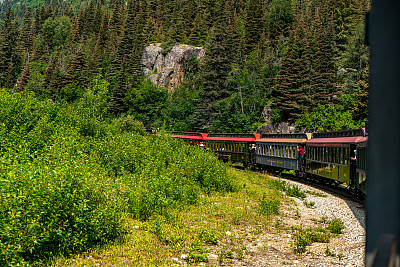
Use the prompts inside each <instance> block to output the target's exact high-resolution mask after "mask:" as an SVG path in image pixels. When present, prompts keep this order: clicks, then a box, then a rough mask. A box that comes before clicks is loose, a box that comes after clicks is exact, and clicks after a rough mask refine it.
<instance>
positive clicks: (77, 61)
mask: <svg viewBox="0 0 400 267" xmlns="http://www.w3.org/2000/svg"><path fill="white" fill-rule="evenodd" d="M85 69H86V60H85V54H84V52H83V49H82V47H81V46H79V47H78V48H77V49H76V52H75V53H74V54H73V56H72V57H71V59H70V60H69V61H68V65H67V72H66V74H65V81H64V82H63V84H62V86H63V87H64V86H65V85H68V84H71V83H75V84H77V85H78V86H83V85H85V77H86V75H85V73H84V72H85Z"/></svg>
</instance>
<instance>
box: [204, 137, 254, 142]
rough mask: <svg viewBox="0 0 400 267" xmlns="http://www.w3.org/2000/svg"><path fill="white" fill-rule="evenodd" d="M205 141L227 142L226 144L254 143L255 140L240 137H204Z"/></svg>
mask: <svg viewBox="0 0 400 267" xmlns="http://www.w3.org/2000/svg"><path fill="white" fill-rule="evenodd" d="M204 140H205V141H227V142H254V141H255V140H256V138H244V137H243V138H241V137H206V138H204Z"/></svg>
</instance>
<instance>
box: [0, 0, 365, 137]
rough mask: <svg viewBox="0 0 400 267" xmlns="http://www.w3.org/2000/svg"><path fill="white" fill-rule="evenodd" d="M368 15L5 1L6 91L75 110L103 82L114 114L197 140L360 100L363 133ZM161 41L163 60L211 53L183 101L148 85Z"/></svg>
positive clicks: (358, 2)
mask: <svg viewBox="0 0 400 267" xmlns="http://www.w3.org/2000/svg"><path fill="white" fill-rule="evenodd" d="M178 6H179V7H180V8H176V7H178ZM368 8H369V0H355V1H347V0H339V1H338V0H328V1H317V0H294V1H292V0H280V1H275V0H273V1H261V0H244V1H231V0H229V1H221V0H209V1H185V0H173V1H165V0H146V1H136V0H128V1H125V0H114V1H104V0H90V1H72V0H70V1H47V0H43V1H28V0H24V1H13V0H6V1H2V3H1V4H0V18H1V19H2V22H1V29H0V63H1V64H0V86H1V87H6V88H8V89H10V90H13V91H33V92H35V94H36V96H37V97H39V98H42V99H43V98H51V99H55V100H58V101H68V102H74V101H77V100H78V99H80V98H81V97H83V96H84V95H85V92H86V91H91V90H93V87H94V86H95V85H94V83H93V80H95V79H96V78H97V77H98V76H99V75H100V77H102V78H103V79H104V80H105V81H106V82H107V88H106V95H107V97H109V105H108V108H107V110H106V112H107V113H108V114H111V115H112V116H119V115H121V114H129V115H133V116H134V117H135V118H136V119H139V120H141V121H142V122H143V123H144V124H145V125H146V126H153V127H157V128H160V127H166V128H167V129H170V130H190V131H194V130H204V131H229V132H248V131H252V130H254V129H255V128H256V127H257V126H258V125H260V124H261V123H263V122H265V120H264V117H263V116H262V112H263V109H264V108H265V107H266V106H269V107H271V108H272V116H269V117H270V118H271V119H272V121H274V122H280V121H291V122H294V121H296V120H299V119H300V118H301V117H302V116H304V114H311V115H312V114H313V113H314V112H317V113H318V112H320V110H321V108H319V109H318V110H317V111H314V110H315V109H316V108H317V107H318V106H323V108H326V109H329V110H335V112H336V110H340V109H341V108H340V107H337V106H336V105H338V104H339V105H340V99H341V96H342V95H349V96H351V97H352V98H354V99H357V100H358V101H355V102H354V105H353V106H350V107H346V108H349V113H350V115H351V116H350V117H351V122H350V123H351V124H352V125H359V124H360V122H362V121H363V120H364V119H365V118H366V117H367V108H366V107H367V103H366V102H367V98H368V64H369V63H368V49H367V47H366V45H365V44H364V42H363V40H364V32H363V29H364V27H363V25H364V22H363V17H364V12H365V11H367V10H368ZM155 42H160V43H163V45H162V47H163V53H164V54H165V53H167V52H168V51H170V49H171V48H172V47H173V45H175V44H178V43H186V44H189V45H195V46H203V47H205V49H206V56H205V57H204V59H203V60H201V61H200V62H197V61H196V60H191V61H190V62H188V63H187V67H188V69H189V73H188V74H187V75H186V80H185V82H184V83H183V85H181V87H180V88H178V89H176V91H175V92H167V91H165V90H163V89H161V88H158V89H157V88H154V87H152V86H151V85H150V84H148V83H147V82H144V81H143V77H142V75H141V55H142V52H143V48H144V47H145V46H147V45H148V44H150V43H155ZM155 96H157V97H155ZM320 115H322V116H323V113H320ZM312 116H314V117H315V116H319V115H317V114H316V115H312ZM339 117H340V116H339ZM301 121H304V120H303V119H302V120H301ZM300 124H301V126H304V125H305V124H304V123H300ZM300 124H299V126H300ZM336 127H341V126H339V125H337V126H334V128H335V129H337V128H336Z"/></svg>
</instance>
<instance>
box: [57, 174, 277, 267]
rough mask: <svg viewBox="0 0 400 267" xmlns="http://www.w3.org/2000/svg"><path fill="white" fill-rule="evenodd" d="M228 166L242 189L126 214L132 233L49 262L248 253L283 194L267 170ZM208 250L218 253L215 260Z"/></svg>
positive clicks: (221, 258)
mask: <svg viewBox="0 0 400 267" xmlns="http://www.w3.org/2000/svg"><path fill="white" fill-rule="evenodd" d="M229 172H231V173H230V174H231V175H234V176H237V177H238V181H240V182H239V188H240V189H239V190H238V192H230V193H213V194H210V195H207V194H203V195H201V196H200V197H199V201H198V203H197V204H195V205H189V206H187V207H186V208H184V209H173V210H170V211H168V212H167V213H166V214H164V215H157V216H152V217H150V218H149V219H148V220H146V221H139V220H134V219H131V218H129V217H126V218H125V219H124V229H126V230H127V232H128V233H127V234H126V235H125V236H124V237H123V238H121V239H119V240H117V241H116V242H115V243H113V244H111V245H108V246H106V247H101V248H96V249H94V250H92V251H89V252H86V253H83V254H80V255H78V256H76V257H74V258H72V259H65V258H58V259H56V260H54V261H53V262H52V264H51V266H65V265H74V266H96V265H106V264H111V265H116V266H171V265H173V264H176V259H178V261H184V260H182V259H181V256H182V255H185V256H184V258H186V260H185V261H187V262H188V263H191V264H194V265H196V264H199V263H204V264H207V265H208V264H217V263H218V262H219V263H220V264H226V265H229V262H231V261H232V260H234V259H243V258H244V257H245V256H246V255H247V256H249V253H250V252H248V251H247V250H246V247H245V246H244V245H243V242H244V240H246V239H247V238H248V236H250V235H254V234H257V233H258V234H261V233H263V232H265V231H267V230H268V229H269V227H270V226H271V225H273V224H274V223H275V220H274V215H275V214H277V213H278V211H279V206H280V203H281V201H282V200H283V199H284V195H282V193H281V191H279V190H276V188H275V187H274V183H273V182H271V180H270V179H269V178H267V177H266V176H264V175H261V174H253V173H250V172H239V171H236V170H233V169H230V170H229ZM239 176H240V178H239ZM260 195H261V196H262V197H261V198H260V197H259V196H260ZM232 222H235V224H232ZM248 229H252V230H251V231H250V230H248ZM210 254H213V255H215V258H216V259H214V262H213V263H212V262H211V261H210V260H209V255H210Z"/></svg>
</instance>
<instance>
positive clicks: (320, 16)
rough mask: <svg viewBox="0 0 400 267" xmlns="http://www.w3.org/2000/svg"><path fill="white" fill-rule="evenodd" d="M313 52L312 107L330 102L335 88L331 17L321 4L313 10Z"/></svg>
mask: <svg viewBox="0 0 400 267" xmlns="http://www.w3.org/2000/svg"><path fill="white" fill-rule="evenodd" d="M314 14H315V15H314V17H315V19H314V20H313V23H315V25H313V26H314V31H313V32H314V38H315V42H314V44H313V46H314V48H315V51H314V53H313V58H312V62H311V64H312V75H313V77H312V83H311V86H312V87H313V92H312V103H311V104H312V106H311V108H312V107H316V106H318V105H326V104H329V103H330V102H331V98H332V95H333V93H335V92H336V88H335V78H336V77H335V65H334V55H335V53H334V48H333V42H334V34H333V17H332V16H331V13H330V12H329V9H327V8H326V6H324V5H323V4H321V6H320V7H317V8H316V9H315V13H314Z"/></svg>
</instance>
